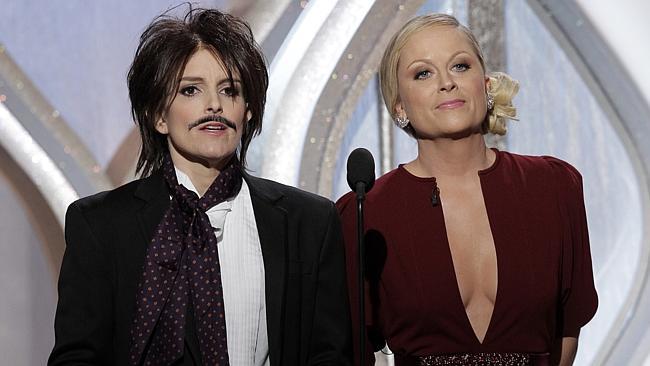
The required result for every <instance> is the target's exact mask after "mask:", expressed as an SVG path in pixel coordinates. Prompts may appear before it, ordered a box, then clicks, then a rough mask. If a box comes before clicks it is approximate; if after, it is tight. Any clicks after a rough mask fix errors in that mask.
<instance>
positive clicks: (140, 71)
mask: <svg viewBox="0 0 650 366" xmlns="http://www.w3.org/2000/svg"><path fill="white" fill-rule="evenodd" d="M202 48H203V49H207V50H209V51H211V52H213V53H214V55H215V56H217V57H218V58H219V60H220V61H221V62H222V63H223V65H224V67H225V68H226V71H227V73H228V77H229V78H230V81H231V82H233V77H232V74H233V71H235V70H236V71H237V72H238V73H239V76H240V78H241V84H242V89H243V97H244V99H245V101H246V103H247V108H248V110H249V111H250V112H251V116H252V117H251V119H250V120H249V121H248V122H247V123H245V124H244V131H243V133H242V139H241V146H240V149H239V160H240V161H241V164H242V166H246V151H247V150H248V146H249V144H250V142H251V140H252V139H253V137H254V136H255V135H258V134H259V133H260V131H261V129H262V117H263V115H264V105H265V103H266V89H267V87H268V71H267V67H266V61H265V59H264V56H263V53H262V51H261V49H260V46H259V45H258V44H257V43H256V42H255V40H254V39H253V33H252V31H251V29H250V27H249V26H248V24H246V23H245V22H244V21H243V20H241V19H239V18H237V17H234V16H232V15H230V14H225V13H222V12H220V11H218V10H214V9H202V8H195V9H192V8H191V6H190V9H189V11H188V12H187V14H185V16H184V17H182V18H180V17H176V16H172V15H169V14H168V12H167V13H164V14H162V15H160V16H158V17H156V18H155V19H154V20H153V21H152V22H151V24H149V26H148V27H147V29H145V31H144V32H143V33H142V35H141V36H140V44H139V45H138V48H137V50H136V52H135V57H134V60H133V64H131V68H130V69H129V73H128V76H127V80H128V85H129V98H130V99H131V115H132V116H133V119H134V121H135V123H136V124H137V125H138V127H139V130H140V137H141V138H142V149H141V151H140V156H139V158H138V163H137V165H136V171H137V172H140V173H141V175H142V176H148V175H150V174H151V173H152V172H153V171H154V170H157V169H158V168H160V166H161V164H162V161H163V157H164V155H165V154H166V153H167V151H168V145H167V138H166V136H165V135H163V134H161V133H159V132H158V131H157V130H156V129H155V124H156V121H158V120H159V119H160V118H161V117H162V115H163V113H164V112H165V111H166V110H167V109H168V108H169V106H170V104H171V102H172V101H173V98H174V96H175V94H176V92H177V90H178V86H179V82H180V78H181V77H182V74H183V70H184V69H185V65H186V64H187V62H188V60H189V59H190V57H191V56H192V55H193V54H194V53H195V52H196V51H198V50H199V49H202Z"/></svg>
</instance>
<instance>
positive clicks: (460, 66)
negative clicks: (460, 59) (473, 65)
mask: <svg viewBox="0 0 650 366" xmlns="http://www.w3.org/2000/svg"><path fill="white" fill-rule="evenodd" d="M451 69H452V70H454V71H467V70H469V69H470V66H469V64H466V63H459V64H456V65H454V66H453V67H452V68H451Z"/></svg>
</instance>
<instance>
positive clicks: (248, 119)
mask: <svg viewBox="0 0 650 366" xmlns="http://www.w3.org/2000/svg"><path fill="white" fill-rule="evenodd" d="M251 118H253V112H251V110H250V109H247V110H246V122H249V121H250V120H251Z"/></svg>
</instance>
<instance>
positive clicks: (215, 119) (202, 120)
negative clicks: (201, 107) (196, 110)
mask: <svg viewBox="0 0 650 366" xmlns="http://www.w3.org/2000/svg"><path fill="white" fill-rule="evenodd" d="M206 122H219V123H223V124H224V125H226V126H227V127H230V128H232V129H233V130H235V131H237V125H235V122H233V121H231V120H229V119H228V118H226V117H223V116H219V115H216V114H213V115H208V116H204V117H201V118H199V119H198V120H196V121H194V122H192V123H190V124H188V125H187V130H188V131H189V130H191V129H193V128H194V127H197V126H199V125H201V124H204V123H206Z"/></svg>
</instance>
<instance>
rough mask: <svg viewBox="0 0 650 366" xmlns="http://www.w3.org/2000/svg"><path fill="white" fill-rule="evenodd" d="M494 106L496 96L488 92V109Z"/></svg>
mask: <svg viewBox="0 0 650 366" xmlns="http://www.w3.org/2000/svg"><path fill="white" fill-rule="evenodd" d="M493 108H494V97H493V96H492V94H490V93H487V109H488V111H491V110H492V109H493Z"/></svg>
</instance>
